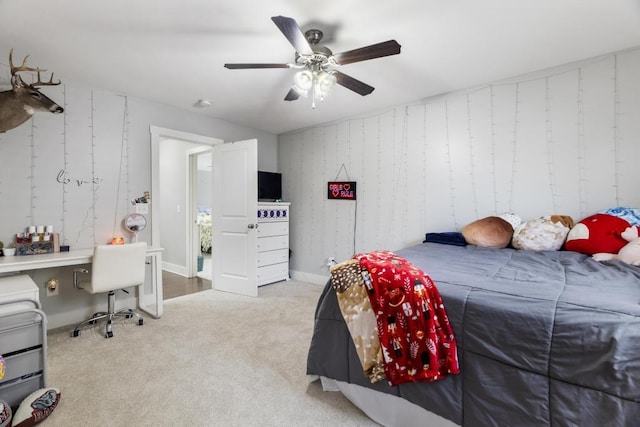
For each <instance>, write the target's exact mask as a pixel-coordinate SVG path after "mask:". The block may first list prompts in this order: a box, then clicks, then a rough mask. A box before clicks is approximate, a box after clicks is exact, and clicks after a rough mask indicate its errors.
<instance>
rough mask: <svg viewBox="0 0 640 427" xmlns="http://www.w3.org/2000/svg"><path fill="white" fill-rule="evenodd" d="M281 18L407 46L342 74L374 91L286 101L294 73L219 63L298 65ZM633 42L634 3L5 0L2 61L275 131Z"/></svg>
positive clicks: (639, 35)
mask: <svg viewBox="0 0 640 427" xmlns="http://www.w3.org/2000/svg"><path fill="white" fill-rule="evenodd" d="M276 15H284V16H289V17H292V18H294V19H296V21H297V22H298V24H299V25H300V26H301V27H302V29H303V31H304V30H305V29H307V28H309V27H316V28H319V29H321V30H324V31H325V39H324V40H323V42H324V44H326V45H327V46H328V47H329V48H331V50H333V52H334V53H338V52H343V51H347V50H351V49H355V48H359V47H362V46H366V45H370V44H374V43H378V42H381V41H386V40H389V39H395V40H397V41H398V43H400V45H402V52H401V53H400V55H395V56H389V57H385V58H378V59H373V60H370V61H364V62H360V63H354V64H349V65H345V66H343V67H341V69H340V70H341V71H342V72H344V73H346V74H349V75H350V76H352V77H355V78H356V79H359V80H362V81H364V82H365V83H367V84H370V85H371V86H374V87H375V88H376V89H375V91H374V92H373V93H372V94H371V95H368V96H366V97H362V96H360V95H357V94H356V93H354V92H351V91H350V90H347V89H345V88H343V87H339V86H337V87H336V88H335V89H334V91H333V92H332V93H331V95H330V96H329V97H328V98H326V99H325V101H324V102H323V103H321V104H319V105H318V106H317V107H316V109H315V110H313V109H312V108H311V102H310V100H306V99H303V98H301V99H300V100H298V101H294V102H286V101H284V100H283V98H284V96H285V95H286V94H287V92H288V91H289V89H290V87H291V80H292V77H293V74H294V72H295V71H294V70H289V69H258V70H228V69H226V68H224V67H223V65H224V63H227V62H242V63H243V62H275V63H291V62H293V58H294V49H293V47H292V46H291V44H289V42H288V41H287V39H286V38H285V37H284V36H283V35H282V33H281V32H280V31H279V30H278V28H277V27H276V26H275V25H274V24H273V22H272V21H271V19H270V18H271V17H272V16H276ZM312 23H318V24H317V25H310V24H312ZM639 45H640V0H528V1H522V0H394V1H382V0H378V1H374V0H322V1H310V0H268V1H267V0H228V1H227V0H225V1H222V0H108V1H105V0H55V1H52V0H19V1H18V0H0V63H3V64H5V65H6V64H8V53H9V49H10V48H14V51H15V57H16V62H17V61H20V60H21V58H22V57H23V56H24V55H26V54H29V55H30V58H29V64H30V65H32V66H39V67H42V68H46V69H47V70H48V71H54V72H55V73H56V76H59V77H60V78H61V79H62V80H63V82H64V80H66V79H69V80H73V81H76V82H84V83H87V84H90V85H92V86H93V87H98V88H103V89H107V90H109V91H113V92H116V93H122V94H127V95H129V96H134V97H139V98H145V99H149V100H154V101H158V102H161V103H164V104H169V105H174V106H176V107H179V108H184V109H190V110H193V111H197V112H198V113H201V114H206V115H210V116H212V117H217V118H221V119H224V120H228V121H231V122H235V123H238V124H242V125H246V126H250V127H253V128H256V129H260V130H264V131H267V132H272V133H276V134H278V133H283V132H286V131H290V130H294V129H300V128H306V127H309V126H313V125H317V124H321V123H326V122H331V121H334V120H338V119H341V118H345V117H352V116H358V115H361V114H367V113H371V112H375V111H380V110H383V109H385V108H387V107H390V106H394V105H401V104H403V103H412V102H415V101H418V100H420V99H422V98H426V97H429V96H432V95H437V94H441V93H445V92H449V91H451V90H456V89H461V88H465V87H471V86H475V85H479V84H483V83H487V82H491V81H495V80H500V79H503V78H508V77H512V76H515V75H518V74H522V73H525V72H529V71H535V70H539V69H543V68H547V67H550V66H554V65H559V64H565V63H569V62H573V61H577V60H581V59H585V58H590V57H593V56H598V55H601V54H605V53H609V52H613V51H617V50H623V49H627V48H631V47H636V46H639ZM44 91H45V92H46V88H45V89H44ZM199 98H209V99H211V100H212V101H213V106H212V107H209V108H206V109H197V108H195V107H193V104H194V103H195V101H196V100H198V99H199Z"/></svg>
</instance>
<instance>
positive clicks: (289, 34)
mask: <svg viewBox="0 0 640 427" xmlns="http://www.w3.org/2000/svg"><path fill="white" fill-rule="evenodd" d="M271 20H272V21H273V23H274V24H276V26H277V27H278V28H279V29H280V31H281V32H282V34H284V36H285V37H286V38H287V40H289V43H291V44H292V45H293V47H294V48H295V50H296V52H298V53H301V54H303V55H312V54H313V50H312V49H311V46H309V42H307V39H306V37H305V36H304V34H303V33H302V30H301V29H300V27H299V26H298V23H297V22H296V20H295V19H293V18H287V17H286V16H272V17H271Z"/></svg>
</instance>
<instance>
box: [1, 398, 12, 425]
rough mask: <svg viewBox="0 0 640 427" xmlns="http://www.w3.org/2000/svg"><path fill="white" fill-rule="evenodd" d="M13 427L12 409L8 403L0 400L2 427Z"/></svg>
mask: <svg viewBox="0 0 640 427" xmlns="http://www.w3.org/2000/svg"><path fill="white" fill-rule="evenodd" d="M10 425H11V407H10V406H9V404H8V403H7V402H5V401H4V400H2V399H0V427H7V426H10Z"/></svg>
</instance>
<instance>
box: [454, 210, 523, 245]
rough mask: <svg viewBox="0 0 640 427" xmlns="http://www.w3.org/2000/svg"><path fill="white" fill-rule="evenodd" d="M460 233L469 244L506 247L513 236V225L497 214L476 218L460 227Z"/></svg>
mask: <svg viewBox="0 0 640 427" xmlns="http://www.w3.org/2000/svg"><path fill="white" fill-rule="evenodd" d="M462 235H463V236H464V239H465V240H466V241H467V243H468V244H470V245H476V246H482V247H485V248H506V247H507V245H508V244H509V242H511V237H512V236H513V227H512V226H511V224H510V223H509V222H507V221H506V220H504V219H502V218H500V217H497V216H488V217H486V218H482V219H479V220H476V221H474V222H472V223H470V224H467V225H465V226H464V227H463V228H462Z"/></svg>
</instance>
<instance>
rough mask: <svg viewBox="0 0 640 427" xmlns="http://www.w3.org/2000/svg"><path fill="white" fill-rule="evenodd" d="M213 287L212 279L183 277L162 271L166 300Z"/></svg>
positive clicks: (164, 297) (163, 290)
mask: <svg viewBox="0 0 640 427" xmlns="http://www.w3.org/2000/svg"><path fill="white" fill-rule="evenodd" d="M207 289H211V280H207V279H203V278H201V277H183V276H180V275H179V274H174V273H169V272H168V271H163V272H162V292H163V298H162V299H164V300H168V299H171V298H175V297H179V296H182V295H188V294H193V293H196V292H200V291H204V290H207Z"/></svg>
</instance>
